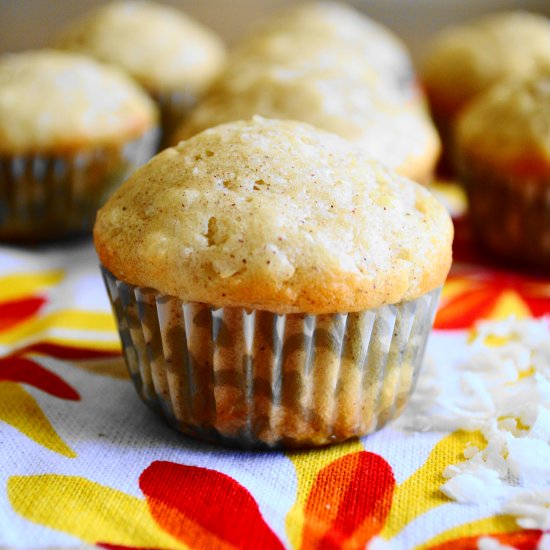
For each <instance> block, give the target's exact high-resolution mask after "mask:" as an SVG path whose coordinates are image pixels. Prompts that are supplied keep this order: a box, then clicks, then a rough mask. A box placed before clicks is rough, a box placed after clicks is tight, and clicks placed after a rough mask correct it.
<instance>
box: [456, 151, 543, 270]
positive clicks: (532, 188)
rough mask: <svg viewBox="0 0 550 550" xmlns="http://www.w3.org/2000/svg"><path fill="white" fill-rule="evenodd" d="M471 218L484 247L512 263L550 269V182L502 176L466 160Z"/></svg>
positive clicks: (464, 170) (463, 162)
mask: <svg viewBox="0 0 550 550" xmlns="http://www.w3.org/2000/svg"><path fill="white" fill-rule="evenodd" d="M460 171H461V174H462V177H463V180H464V183H465V185H466V190H467V194H468V203H469V215H470V219H471V222H472V227H473V230H474V234H475V236H476V238H477V239H478V241H479V242H481V244H482V245H484V246H485V248H487V249H488V250H489V251H491V252H493V253H494V254H495V255H497V256H500V257H502V258H504V259H507V260H509V261H512V262H519V263H525V264H528V265H531V266H537V267H542V268H544V269H550V179H548V178H540V177H539V178H535V177H531V178H529V177H525V178H521V179H520V178H519V177H518V176H514V175H513V174H512V175H509V174H498V173H496V171H495V170H494V168H492V167H490V166H486V165H485V164H484V163H482V162H480V161H478V160H475V159H472V158H464V159H461V160H460Z"/></svg>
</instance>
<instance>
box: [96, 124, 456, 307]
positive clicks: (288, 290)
mask: <svg viewBox="0 0 550 550" xmlns="http://www.w3.org/2000/svg"><path fill="white" fill-rule="evenodd" d="M452 234H453V229H452V223H451V221H450V218H449V216H448V214H447V212H446V211H445V209H444V208H443V206H442V205H441V204H440V203H439V202H438V201H437V200H436V199H435V198H434V197H433V195H432V194H431V193H430V192H429V191H427V190H425V189H424V188H422V187H421V186H419V185H417V184H415V183H413V182H411V181H409V180H407V179H405V178H402V177H400V176H397V175H395V174H393V173H391V172H389V171H388V170H386V169H385V168H383V167H382V166H381V165H380V164H379V163H377V162H375V161H373V160H369V159H368V158H366V156H365V154H364V153H363V152H361V151H359V150H358V149H356V148H355V147H353V146H352V145H350V144H349V143H348V142H347V141H345V140H343V139H341V138H339V137H338V136H336V135H333V134H330V133H328V132H324V131H321V130H318V129H316V128H314V127H312V126H309V125H307V124H303V123H298V122H291V121H279V120H267V119H263V118H260V117H254V119H252V120H250V121H240V122H234V123H230V124H226V125H222V126H218V127H216V128H212V129H209V130H207V131H205V132H203V133H201V134H198V135H196V136H194V137H193V138H191V139H189V140H188V141H184V142H181V143H180V144H179V145H178V146H177V147H172V148H169V149H166V150H165V151H163V152H162V153H160V154H159V155H157V156H156V157H154V158H153V159H152V160H151V161H150V162H149V163H148V164H146V165H145V166H144V167H142V168H140V169H139V170H138V171H137V172H135V173H134V174H133V176H131V177H130V179H129V180H128V181H127V182H126V183H125V184H123V186H122V187H121V188H120V189H119V190H118V191H116V192H115V194H114V195H113V196H112V197H111V199H110V200H109V201H108V203H107V204H106V205H105V206H104V207H103V208H102V209H101V210H100V212H99V214H98V218H97V222H96V225H95V229H94V238H95V245H96V248H97V251H98V254H99V257H100V260H101V262H102V263H103V265H105V266H106V267H107V268H108V269H109V270H110V271H111V272H112V273H113V274H114V275H115V276H116V277H118V278H120V279H122V280H124V281H125V282H127V283H131V284H134V285H138V286H143V287H152V288H154V289H156V290H158V291H159V292H161V293H163V294H169V295H173V296H177V297H178V298H180V299H181V300H184V301H196V302H204V303H208V304H212V305H214V306H220V307H221V306H223V307H228V306H229V307H230V306H239V307H250V308H256V309H262V310H268V311H274V312H308V313H323V312H346V311H360V310H364V309H369V308H374V307H378V306H380V305H381V304H387V303H396V302H400V301H402V300H411V299H414V298H416V297H418V296H419V295H421V294H423V293H425V292H428V291H430V290H432V289H434V288H436V287H438V286H440V285H441V284H442V283H443V281H444V280H445V277H446V275H447V272H448V269H449V266H450V262H451V241H452Z"/></svg>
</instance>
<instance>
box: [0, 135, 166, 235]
mask: <svg viewBox="0 0 550 550" xmlns="http://www.w3.org/2000/svg"><path fill="white" fill-rule="evenodd" d="M157 140H158V131H157V130H154V131H150V132H147V133H146V134H144V135H143V136H141V137H139V138H138V139H135V140H133V141H131V142H129V143H126V144H122V145H119V146H100V147H96V148H89V149H83V150H82V151H79V152H77V153H73V154H66V155H63V156H61V155H25V156H10V155H0V239H2V240H7V241H44V240H51V239H58V238H61V237H66V236H73V235H79V234H83V233H86V232H89V231H90V230H91V228H92V226H93V223H94V221H95V215H96V212H97V210H98V208H99V207H101V206H102V205H103V203H104V202H105V201H106V199H107V197H108V196H109V195H110V194H111V193H112V192H113V191H114V190H115V189H116V187H118V185H119V184H120V183H122V181H124V179H125V178H126V176H127V175H128V174H129V173H130V172H132V171H133V170H135V169H136V168H137V167H139V166H140V165H141V164H144V163H145V162H146V161H147V160H149V158H151V156H153V154H154V153H155V149H156V145H157Z"/></svg>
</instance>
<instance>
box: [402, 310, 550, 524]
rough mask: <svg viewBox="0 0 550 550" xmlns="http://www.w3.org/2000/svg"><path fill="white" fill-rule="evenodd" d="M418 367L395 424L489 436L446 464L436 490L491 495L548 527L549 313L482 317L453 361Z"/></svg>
mask: <svg viewBox="0 0 550 550" xmlns="http://www.w3.org/2000/svg"><path fill="white" fill-rule="evenodd" d="M451 363H452V362H451ZM424 369H425V370H424V371H423V372H422V375H421V377H420V379H419V382H418V385H417V389H416V391H415V393H414V396H413V398H412V400H411V403H410V406H409V407H408V409H407V411H406V412H405V414H404V416H403V417H402V419H401V420H400V421H399V424H400V425H401V427H404V428H405V429H409V430H416V431H429V430H430V431H445V432H449V431H454V430H466V431H472V432H473V431H479V432H480V433H481V434H482V435H483V437H484V438H485V440H486V442H487V445H486V446H485V447H484V448H478V447H476V446H474V445H470V446H469V447H467V448H466V450H465V451H464V458H465V460H464V461H463V462H460V463H458V464H453V465H451V466H448V467H447V468H446V469H445V471H444V472H443V476H444V478H446V479H447V481H446V482H445V483H444V484H443V485H442V487H441V491H442V492H443V493H444V494H445V495H447V496H448V497H449V498H451V499H454V500H456V501H458V502H462V503H480V502H485V501H487V500H489V499H497V500H498V501H500V502H501V512H502V513H506V514H511V515H514V516H516V521H517V523H518V524H519V525H520V526H521V527H523V528H527V529H550V317H546V318H542V319H526V320H514V319H509V320H506V321H484V322H481V323H479V324H478V325H477V326H476V331H475V333H474V335H473V337H472V338H471V339H470V341H469V343H468V345H467V348H466V352H465V353H463V354H462V355H461V356H460V357H459V359H458V360H457V361H456V362H455V364H449V365H442V364H440V363H439V362H438V363H437V364H436V363H435V362H433V361H430V360H429V359H428V360H427V362H426V364H425V366H424Z"/></svg>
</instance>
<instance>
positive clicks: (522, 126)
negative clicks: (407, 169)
mask: <svg viewBox="0 0 550 550" xmlns="http://www.w3.org/2000/svg"><path fill="white" fill-rule="evenodd" d="M456 146H457V153H458V157H459V164H458V169H459V171H460V174H461V176H462V177H463V179H464V181H465V183H466V185H467V190H468V197H469V203H470V216H471V219H472V222H473V225H474V229H475V232H476V235H477V237H478V238H479V239H480V241H481V242H482V243H483V244H484V245H485V246H486V247H487V248H489V249H490V250H491V251H493V252H494V253H496V254H497V255H499V256H501V257H503V258H506V259H509V260H514V261H516V262H520V263H525V264H527V265H536V266H540V267H543V268H546V269H549V268H550V76H549V75H548V73H546V74H541V75H538V76H532V77H530V78H528V79H521V80H508V81H505V82H503V83H501V84H499V85H496V86H494V87H493V88H491V90H489V91H488V92H487V93H485V94H483V95H481V96H480V97H479V98H478V99H476V100H475V101H474V102H472V103H471V104H470V105H469V106H468V107H467V108H466V109H465V110H464V112H463V114H462V115H461V116H460V118H459V119H458V124H457V131H456Z"/></svg>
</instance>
